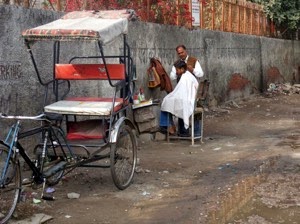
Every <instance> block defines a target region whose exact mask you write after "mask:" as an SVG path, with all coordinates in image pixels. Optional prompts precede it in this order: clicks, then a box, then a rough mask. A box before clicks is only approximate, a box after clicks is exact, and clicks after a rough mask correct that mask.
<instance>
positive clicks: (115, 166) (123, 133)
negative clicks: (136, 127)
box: [110, 125, 137, 190]
mask: <svg viewBox="0 0 300 224" xmlns="http://www.w3.org/2000/svg"><path fill="white" fill-rule="evenodd" d="M136 158H137V146H136V141H135V137H134V134H133V132H132V130H131V128H130V127H129V126H127V125H122V126H121V127H120V128H119V131H118V134H117V142H116V143H114V144H112V145H111V147H110V164H111V167H110V168H111V175H112V179H113V181H114V184H115V185H116V187H117V188H119V189H120V190H124V189H125V188H127V187H128V186H129V185H130V183H131V181H132V179H133V175H134V170H135V166H136Z"/></svg>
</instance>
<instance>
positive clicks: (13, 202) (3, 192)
mask: <svg viewBox="0 0 300 224" xmlns="http://www.w3.org/2000/svg"><path fill="white" fill-rule="evenodd" d="M8 152H9V148H8V147H7V146H6V145H3V144H0V224H3V223H7V222H8V220H9V219H10V218H11V216H12V215H13V213H14V211H15V209H16V207H17V204H18V202H19V198H20V193H21V187H22V183H21V170H20V163H19V161H15V160H14V158H12V157H11V158H10V159H9V166H8V169H7V171H6V173H5V175H4V178H2V174H3V172H4V166H5V164H6V160H7V158H8Z"/></svg>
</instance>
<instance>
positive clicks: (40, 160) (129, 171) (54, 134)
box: [0, 113, 137, 224]
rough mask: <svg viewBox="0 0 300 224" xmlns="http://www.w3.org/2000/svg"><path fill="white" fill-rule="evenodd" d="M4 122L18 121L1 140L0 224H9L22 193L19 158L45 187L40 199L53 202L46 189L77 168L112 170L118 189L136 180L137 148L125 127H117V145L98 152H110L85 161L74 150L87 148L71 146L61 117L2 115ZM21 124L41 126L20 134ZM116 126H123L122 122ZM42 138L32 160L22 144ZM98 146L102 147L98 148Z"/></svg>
mask: <svg viewBox="0 0 300 224" xmlns="http://www.w3.org/2000/svg"><path fill="white" fill-rule="evenodd" d="M0 118H3V119H16V120H17V121H16V122H15V123H14V124H13V125H12V126H11V128H10V130H9V132H8V134H7V136H6V139H5V140H4V141H2V140H0V206H1V207H0V224H3V223H6V222H7V221H8V220H9V219H10V218H11V216H12V215H13V213H14V211H15V209H16V206H17V204H18V202H19V201H20V194H21V191H22V180H21V169H20V161H19V157H20V156H21V157H22V158H23V159H24V161H25V163H26V164H27V165H28V166H29V168H30V170H31V171H32V178H31V182H30V183H31V184H33V185H42V193H41V198H42V199H44V200H54V197H52V196H49V195H47V194H45V193H44V192H45V186H46V184H47V185H48V186H53V185H55V184H57V183H58V182H59V181H60V180H61V178H62V177H63V176H64V175H65V174H67V173H69V172H70V171H72V170H73V169H74V168H76V167H80V166H87V167H102V168H111V174H112V179H113V182H114V184H115V186H116V187H117V188H118V189H120V190H124V189H126V188H127V187H128V186H129V185H130V184H131V181H132V179H133V175H134V171H135V166H136V160H137V151H136V150H137V147H136V142H135V137H134V134H133V132H132V130H131V128H130V127H129V126H127V125H125V124H121V125H117V126H118V127H119V128H118V129H117V133H116V135H115V138H116V139H117V141H116V142H115V143H109V142H106V140H104V142H106V143H104V144H103V145H102V146H101V147H97V149H96V151H97V152H99V153H100V152H103V151H105V149H106V147H107V146H109V147H110V151H109V152H108V153H104V154H98V153H91V154H89V155H88V156H86V157H82V156H81V155H78V154H75V153H74V152H73V150H72V147H82V148H83V149H84V150H83V151H86V150H87V147H86V145H72V144H69V142H68V141H67V139H66V138H65V133H64V131H63V130H62V128H61V127H60V123H61V122H62V119H63V116H62V115H58V114H48V113H44V114H40V115H38V116H7V115H4V114H0ZM21 120H35V121H41V122H42V124H41V125H39V126H38V127H34V128H32V129H30V130H26V131H24V132H20V130H21V122H20V121H21ZM117 123H122V119H119V120H118V121H117ZM35 134H41V143H38V144H37V145H36V146H35V147H34V155H35V156H36V157H35V158H34V159H33V160H32V159H31V158H30V157H29V155H28V154H27V151H26V150H25V148H24V147H23V146H22V145H21V143H20V141H19V140H21V139H23V138H26V137H28V136H32V135H35ZM98 146H99V145H98ZM107 158H109V160H110V163H109V164H106V163H105V165H98V166H96V165H94V164H91V165H90V164H88V163H93V162H95V161H99V160H101V159H107Z"/></svg>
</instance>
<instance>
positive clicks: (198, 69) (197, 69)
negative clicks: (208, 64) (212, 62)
mask: <svg viewBox="0 0 300 224" xmlns="http://www.w3.org/2000/svg"><path fill="white" fill-rule="evenodd" d="M193 73H194V75H195V76H196V77H198V78H200V77H202V76H203V75H204V73H203V70H202V68H201V65H200V62H199V61H196V64H195V68H194V70H193Z"/></svg>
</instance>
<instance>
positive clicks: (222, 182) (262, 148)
mask: <svg viewBox="0 0 300 224" xmlns="http://www.w3.org/2000/svg"><path fill="white" fill-rule="evenodd" d="M204 135H205V138H204V143H202V144H199V142H196V146H194V147H192V146H191V144H190V142H189V141H186V140H180V141H177V140H173V141H171V142H170V143H167V142H166V141H164V140H156V141H148V140H147V139H148V138H145V137H143V136H141V138H140V139H139V142H140V148H139V151H138V158H139V164H138V167H137V172H136V174H135V177H134V181H133V183H132V185H130V187H129V188H127V189H126V190H124V191H120V190H118V189H117V188H116V187H115V186H114V184H113V182H112V179H111V175H110V170H109V169H95V168H89V169H88V168H78V169H76V170H74V171H73V172H71V173H70V174H68V175H67V176H66V177H64V179H63V180H62V182H61V183H59V184H58V185H57V186H55V187H54V189H55V192H54V196H55V198H56V200H55V201H42V202H41V203H37V204H34V203H33V202H32V198H33V197H35V194H34V193H39V189H35V190H33V189H31V188H26V192H27V198H26V203H24V202H21V203H20V206H19V211H17V212H16V217H17V219H22V218H25V217H26V216H29V215H31V214H34V213H44V214H47V215H50V216H52V220H50V221H48V222H47V223H49V224H51V223H70V224H71V223H72V224H76V223H78V224H82V223H85V224H88V223H98V224H100V223H103V224H113V223H120V224H123V223H124V224H125V223H131V224H134V223H137V224H140V223H145V224H147V223H149V224H150V223H151V224H152V223H155V224H156V223H157V224H160V223H161V224H166V223H184V224H190V223H191V224H194V223H199V224H200V223H201V224H202V223H205V224H206V223H249V224H250V223H293V224H294V223H300V221H299V220H300V96H299V94H292V95H290V96H287V95H283V94H275V95H271V96H270V95H269V96H253V97H252V98H250V99H247V100H243V101H235V102H230V103H228V104H226V105H224V106H222V107H219V108H214V109H212V108H210V109H209V110H208V111H207V112H206V114H205V120H204ZM70 192H75V193H78V194H80V197H79V198H78V199H68V198H67V193H70ZM20 208H21V209H20ZM11 223H14V222H11Z"/></svg>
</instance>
